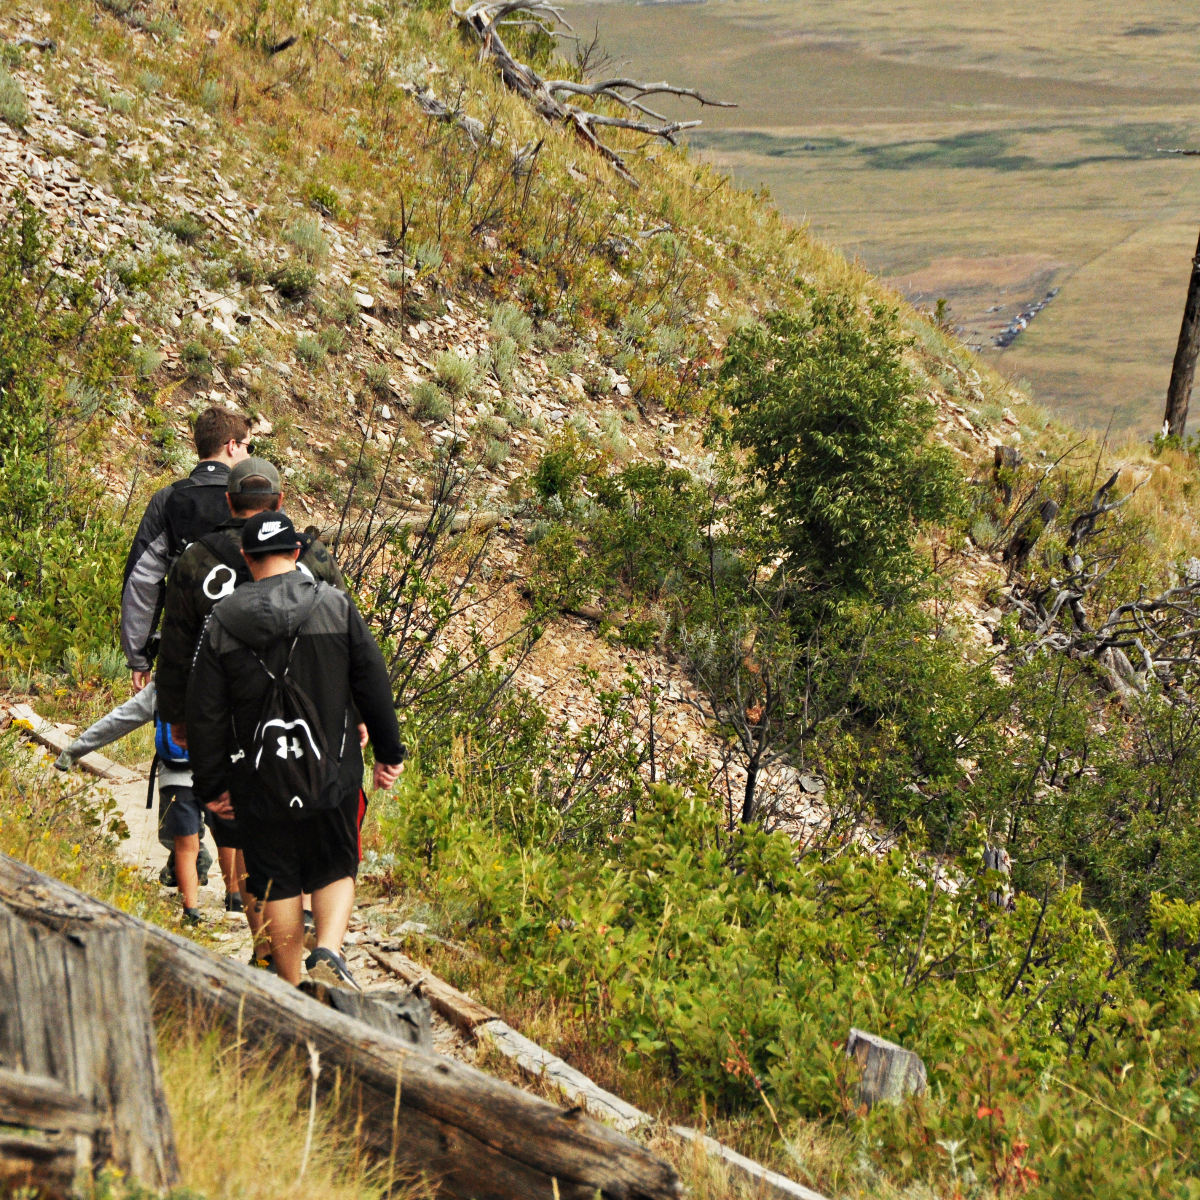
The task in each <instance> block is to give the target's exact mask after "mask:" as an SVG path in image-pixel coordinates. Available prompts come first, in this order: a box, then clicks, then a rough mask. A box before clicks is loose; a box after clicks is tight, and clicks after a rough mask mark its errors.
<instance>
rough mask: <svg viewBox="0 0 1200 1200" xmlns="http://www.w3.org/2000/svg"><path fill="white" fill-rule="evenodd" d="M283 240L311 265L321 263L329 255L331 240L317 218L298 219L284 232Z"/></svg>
mask: <svg viewBox="0 0 1200 1200" xmlns="http://www.w3.org/2000/svg"><path fill="white" fill-rule="evenodd" d="M283 239H284V241H286V242H287V243H288V244H289V245H290V246H291V247H292V249H293V250H294V251H295V252H296V253H297V254H298V255H299V256H300V257H301V258H302V259H303V260H304V261H305V262H306V263H309V264H310V265H311V264H314V263H319V262H321V261H322V260H323V259H324V258H325V255H326V254H328V253H329V240H328V239H327V238H326V237H325V234H324V233H322V232H321V222H320V221H319V220H318V219H317V218H316V217H297V218H296V219H295V220H294V221H293V222H292V223H291V224H290V225H288V227H287V228H286V229H285V230H284V231H283Z"/></svg>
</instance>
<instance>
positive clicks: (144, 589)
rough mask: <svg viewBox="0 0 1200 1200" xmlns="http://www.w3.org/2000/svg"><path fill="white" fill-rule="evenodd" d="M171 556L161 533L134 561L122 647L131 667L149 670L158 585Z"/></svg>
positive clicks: (125, 600)
mask: <svg viewBox="0 0 1200 1200" xmlns="http://www.w3.org/2000/svg"><path fill="white" fill-rule="evenodd" d="M168 560H169V554H168V548H167V535H166V533H165V532H164V533H160V534H159V535H158V537H156V538H155V539H154V541H153V542H151V543H150V545H149V546H147V547H146V550H145V552H144V553H143V554H142V556H141V557H140V558H139V559H138V561H137V562H136V563H135V564H134V567H133V570H132V571H131V572H130V574H129V579H128V580H127V581H126V583H125V590H124V592H122V594H121V649H122V650H124V651H125V661H126V662H127V663H128V664H129V668H130V670H132V671H149V670H150V659H149V658H148V657H147V656H146V645H147V643H148V642H149V641H150V635H151V634H152V633H153V632H154V618H155V617H156V616H157V615H158V600H159V594H160V592H159V589H160V587H161V585H162V581H163V576H164V575H166V573H167V562H168Z"/></svg>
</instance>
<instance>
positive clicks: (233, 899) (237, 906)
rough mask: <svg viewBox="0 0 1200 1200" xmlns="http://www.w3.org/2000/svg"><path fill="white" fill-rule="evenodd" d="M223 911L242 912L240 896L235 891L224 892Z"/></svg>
mask: <svg viewBox="0 0 1200 1200" xmlns="http://www.w3.org/2000/svg"><path fill="white" fill-rule="evenodd" d="M225 911H226V912H231V913H240V912H244V911H245V909H243V908H242V897H241V896H240V895H239V894H238V893H237V892H226V893H225Z"/></svg>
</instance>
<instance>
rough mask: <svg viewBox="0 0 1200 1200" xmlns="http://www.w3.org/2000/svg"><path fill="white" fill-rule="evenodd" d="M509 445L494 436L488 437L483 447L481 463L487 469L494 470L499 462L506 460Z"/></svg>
mask: <svg viewBox="0 0 1200 1200" xmlns="http://www.w3.org/2000/svg"><path fill="white" fill-rule="evenodd" d="M508 454H509V447H508V443H507V442H501V441H499V440H498V439H496V438H492V437H490V438H488V439H487V441H486V442H485V444H484V448H483V465H484V466H485V467H487V469H488V470H489V471H494V470H495V469H496V468H497V467H499V466H500V465H501V464H503V463H505V462H507V461H508Z"/></svg>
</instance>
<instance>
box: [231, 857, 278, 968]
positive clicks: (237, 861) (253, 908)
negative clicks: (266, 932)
mask: <svg viewBox="0 0 1200 1200" xmlns="http://www.w3.org/2000/svg"><path fill="white" fill-rule="evenodd" d="M232 853H233V855H234V867H233V875H234V879H235V880H236V881H237V883H236V885H235V887H234V888H232V889H230V890H231V891H232V890H236V891H237V893H238V894H239V895H240V896H241V898H242V911H243V912H244V913H245V914H246V924H247V925H249V926H250V936H251V937H252V938H253V939H254V946H255V949H256V950H258V951H259V957H260V958H261V957H262V955H263V954H265V953H266V952H267V948H268V944H269V943H268V940H267V938H266V937H262V936H260V932H261V930H262V923H263V919H262V912H261V911H260V905H259V903H258V901H257V900H256V899H255V898H254V897H253V896H252V895H250V893H249V892H248V891H246V858H245V855H243V854H242V852H241V851H240V850H235V851H232ZM260 943H261V944H260Z"/></svg>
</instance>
